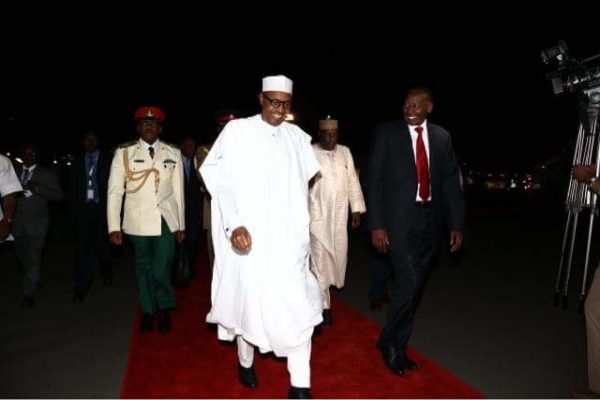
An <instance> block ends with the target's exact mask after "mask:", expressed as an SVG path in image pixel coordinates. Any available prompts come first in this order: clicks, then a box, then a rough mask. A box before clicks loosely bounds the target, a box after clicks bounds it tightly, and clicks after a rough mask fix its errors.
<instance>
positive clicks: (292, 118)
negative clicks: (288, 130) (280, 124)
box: [285, 113, 295, 121]
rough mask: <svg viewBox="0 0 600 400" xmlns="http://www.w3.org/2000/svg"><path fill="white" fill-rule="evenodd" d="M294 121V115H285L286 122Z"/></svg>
mask: <svg viewBox="0 0 600 400" xmlns="http://www.w3.org/2000/svg"><path fill="white" fill-rule="evenodd" d="M294 119H295V118H294V114H291V113H290V114H287V115H286V116H285V120H286V121H293V120H294Z"/></svg>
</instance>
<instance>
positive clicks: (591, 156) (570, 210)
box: [554, 87, 600, 308]
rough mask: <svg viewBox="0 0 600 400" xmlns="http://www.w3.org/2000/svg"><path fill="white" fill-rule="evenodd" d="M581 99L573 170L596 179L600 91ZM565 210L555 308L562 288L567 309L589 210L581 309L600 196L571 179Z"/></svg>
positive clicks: (599, 165)
mask: <svg viewBox="0 0 600 400" xmlns="http://www.w3.org/2000/svg"><path fill="white" fill-rule="evenodd" d="M582 95H583V102H582V105H581V111H582V116H581V124H580V125H579V134H578V135H577V143H576V145H575V154H574V156H573V166H576V165H595V166H596V176H599V172H600V156H599V154H600V125H599V122H600V87H596V88H593V89H588V90H584V91H582ZM565 206H566V210H567V223H566V225H565V233H564V237H563V244H562V251H561V256H560V264H559V266H558V274H557V277H556V291H555V293H554V304H555V305H558V304H559V301H560V294H561V284H562V303H563V308H566V307H567V294H568V290H569V280H570V277H571V269H572V264H573V251H574V249H575V242H576V237H577V228H578V223H579V216H580V214H582V212H583V211H584V210H588V209H589V225H588V231H587V244H586V252H585V265H584V270H583V283H582V285H581V296H580V297H579V306H580V307H581V306H582V305H583V301H584V300H585V294H586V287H587V278H588V268H589V264H590V251H591V246H592V234H593V229H594V219H595V218H596V217H597V216H598V208H599V207H598V196H597V195H596V194H595V193H593V192H592V191H590V190H589V184H587V183H582V182H579V181H577V180H576V179H574V178H573V177H571V179H570V181H569V190H568V192H567V199H566V202H565ZM567 250H568V251H567ZM565 263H566V266H565Z"/></svg>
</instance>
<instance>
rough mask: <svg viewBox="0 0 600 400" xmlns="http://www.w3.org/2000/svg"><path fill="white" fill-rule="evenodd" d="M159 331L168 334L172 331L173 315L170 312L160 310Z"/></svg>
mask: <svg viewBox="0 0 600 400" xmlns="http://www.w3.org/2000/svg"><path fill="white" fill-rule="evenodd" d="M158 330H159V331H160V333H167V332H169V331H170V330H171V313H170V311H169V310H158Z"/></svg>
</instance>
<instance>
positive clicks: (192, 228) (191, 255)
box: [185, 217, 202, 267]
mask: <svg viewBox="0 0 600 400" xmlns="http://www.w3.org/2000/svg"><path fill="white" fill-rule="evenodd" d="M200 232H202V226H200V221H199V219H198V218H197V217H196V218H193V219H192V218H190V220H189V221H188V220H186V221H185V252H186V253H187V255H188V260H189V261H190V265H191V266H192V267H193V266H194V265H195V264H194V260H195V259H196V255H197V254H198V244H199V243H200Z"/></svg>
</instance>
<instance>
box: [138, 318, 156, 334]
mask: <svg viewBox="0 0 600 400" xmlns="http://www.w3.org/2000/svg"><path fill="white" fill-rule="evenodd" d="M153 325H154V315H152V314H142V321H141V322H140V333H148V332H152V328H153Z"/></svg>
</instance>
